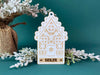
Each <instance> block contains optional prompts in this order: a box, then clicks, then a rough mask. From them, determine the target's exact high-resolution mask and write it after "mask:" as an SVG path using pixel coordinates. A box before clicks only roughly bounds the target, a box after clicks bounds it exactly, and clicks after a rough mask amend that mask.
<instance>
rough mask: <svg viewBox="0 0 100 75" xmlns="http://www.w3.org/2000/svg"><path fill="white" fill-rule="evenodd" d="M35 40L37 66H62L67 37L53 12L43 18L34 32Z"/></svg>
mask: <svg viewBox="0 0 100 75" xmlns="http://www.w3.org/2000/svg"><path fill="white" fill-rule="evenodd" d="M35 40H37V47H38V48H37V50H38V53H37V60H38V61H37V62H38V64H64V62H65V41H67V40H68V36H67V32H66V31H64V27H62V26H61V22H59V21H58V18H57V17H55V15H54V13H53V12H50V13H49V15H48V16H47V17H45V21H44V22H42V23H41V26H40V27H39V28H38V31H36V32H35Z"/></svg>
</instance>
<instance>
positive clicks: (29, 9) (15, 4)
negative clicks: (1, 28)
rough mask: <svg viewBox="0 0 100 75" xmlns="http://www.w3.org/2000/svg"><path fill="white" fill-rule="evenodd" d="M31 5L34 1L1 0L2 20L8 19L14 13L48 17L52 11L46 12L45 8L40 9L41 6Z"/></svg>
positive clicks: (0, 11)
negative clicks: (39, 14) (40, 14)
mask: <svg viewBox="0 0 100 75" xmlns="http://www.w3.org/2000/svg"><path fill="white" fill-rule="evenodd" d="M31 3H32V0H0V18H2V19H4V18H7V17H8V16H11V15H12V14H14V13H15V14H16V13H17V14H21V15H22V14H28V15H32V16H33V17H37V16H38V15H37V14H38V13H42V14H45V15H46V14H47V13H48V12H49V11H50V10H46V8H45V7H43V8H41V9H39V4H36V5H32V4H31ZM19 16H20V15H19Z"/></svg>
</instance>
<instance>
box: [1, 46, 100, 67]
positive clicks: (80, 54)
mask: <svg viewBox="0 0 100 75" xmlns="http://www.w3.org/2000/svg"><path fill="white" fill-rule="evenodd" d="M0 56H1V59H2V60H4V59H5V58H7V57H9V58H11V57H15V60H16V61H19V62H18V63H16V64H14V65H12V66H10V68H14V67H15V68H19V67H23V66H27V65H28V64H29V63H32V62H34V60H35V61H37V50H36V49H31V48H23V49H22V50H19V52H18V53H17V52H14V55H11V54H9V53H5V54H0ZM88 58H90V59H92V60H93V61H94V60H98V61H100V55H96V56H95V55H94V53H89V54H88V53H85V50H76V49H75V48H72V49H66V50H65V60H66V61H65V63H67V65H70V64H71V63H75V62H76V61H80V60H86V59H88Z"/></svg>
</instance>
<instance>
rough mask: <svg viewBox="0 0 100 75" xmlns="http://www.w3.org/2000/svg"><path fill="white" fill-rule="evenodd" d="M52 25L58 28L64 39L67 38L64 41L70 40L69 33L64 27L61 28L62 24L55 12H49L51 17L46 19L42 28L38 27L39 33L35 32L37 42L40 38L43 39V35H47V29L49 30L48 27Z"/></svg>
mask: <svg viewBox="0 0 100 75" xmlns="http://www.w3.org/2000/svg"><path fill="white" fill-rule="evenodd" d="M51 24H53V25H54V27H56V29H57V32H58V33H60V34H61V35H62V37H65V39H64V40H68V36H67V34H68V33H67V32H66V31H64V27H62V26H61V25H62V24H61V22H59V21H58V17H55V15H54V13H53V12H49V15H48V16H47V17H45V18H44V21H43V22H42V23H41V26H40V27H38V31H36V32H35V40H39V37H41V35H42V34H44V33H45V29H46V28H47V26H48V25H51Z"/></svg>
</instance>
